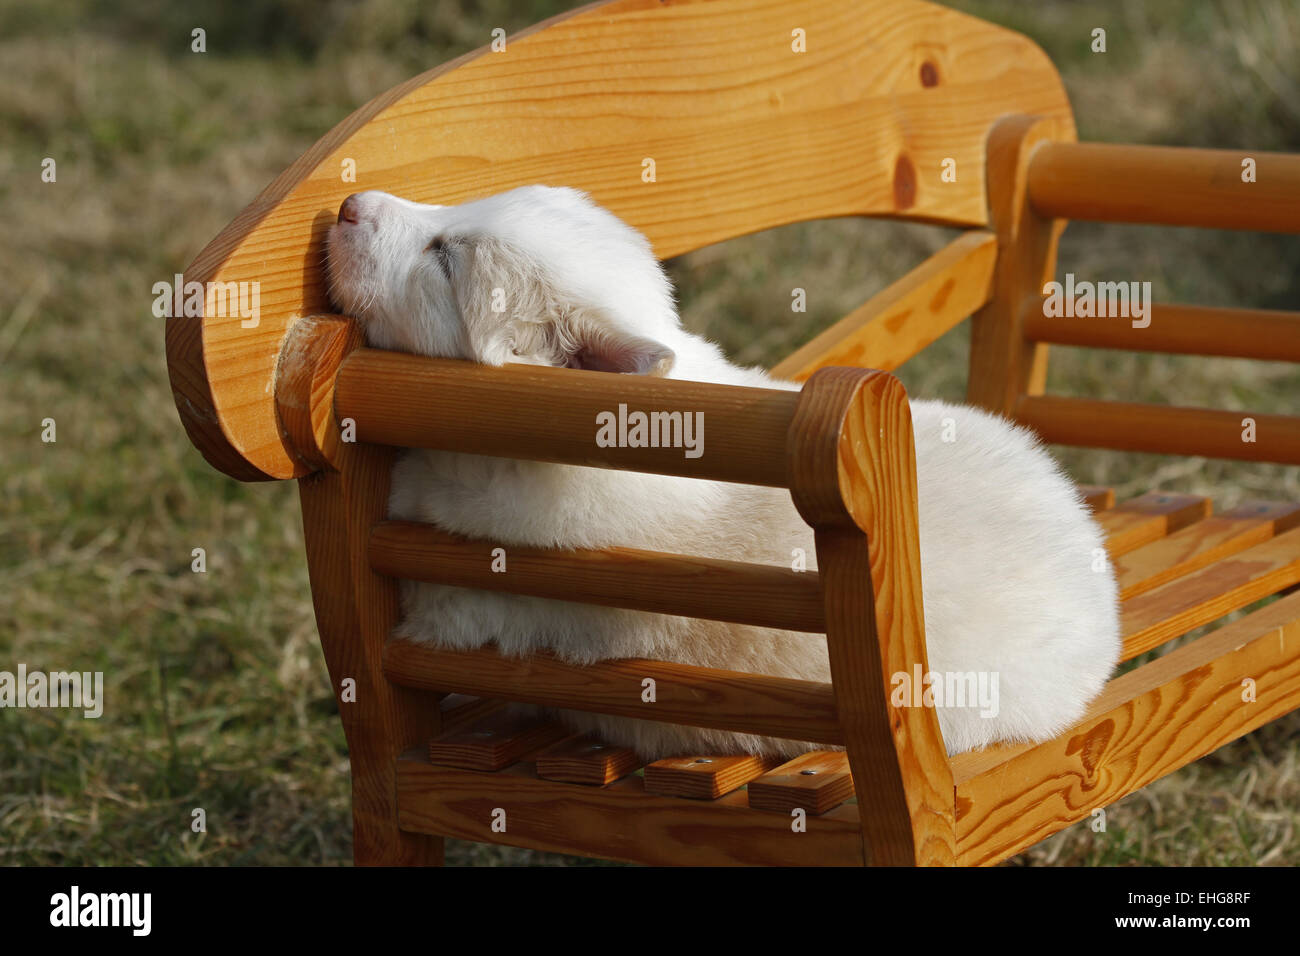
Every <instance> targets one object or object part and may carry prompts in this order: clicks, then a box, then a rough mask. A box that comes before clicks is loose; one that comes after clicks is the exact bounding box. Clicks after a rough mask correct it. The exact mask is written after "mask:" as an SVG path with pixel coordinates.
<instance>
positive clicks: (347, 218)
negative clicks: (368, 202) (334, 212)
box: [339, 193, 361, 222]
mask: <svg viewBox="0 0 1300 956" xmlns="http://www.w3.org/2000/svg"><path fill="white" fill-rule="evenodd" d="M360 221H361V201H360V200H359V199H357V194H356V193H353V194H352V195H351V196H349V197H348V198H347V199H345V200H343V205H341V206H339V222H360Z"/></svg>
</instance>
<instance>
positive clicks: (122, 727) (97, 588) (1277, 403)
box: [0, 0, 1300, 865]
mask: <svg viewBox="0 0 1300 956" xmlns="http://www.w3.org/2000/svg"><path fill="white" fill-rule="evenodd" d="M955 5H956V6H959V7H961V8H962V9H965V10H968V11H969V12H972V13H976V14H978V15H980V16H984V17H987V18H990V19H993V20H995V21H998V22H1003V23H1006V24H1007V25H1009V26H1012V27H1014V28H1016V29H1020V30H1022V31H1024V32H1027V33H1029V34H1030V35H1031V36H1033V37H1034V38H1035V39H1036V40H1037V41H1038V42H1039V43H1040V44H1041V45H1042V46H1043V47H1044V48H1045V49H1046V50H1047V51H1048V53H1049V54H1050V55H1051V56H1052V57H1053V59H1054V60H1055V61H1056V62H1057V64H1058V65H1059V66H1060V68H1061V69H1062V72H1063V75H1064V77H1065V81H1066V85H1067V87H1068V89H1069V92H1070V95H1071V98H1072V102H1073V103H1074V106H1075V109H1076V112H1077V114H1078V120H1079V127H1080V135H1081V137H1083V138H1087V139H1096V140H1114V141H1135V142H1148V143H1174V144H1188V145H1207V146H1228V145H1233V146H1242V147H1245V148H1250V149H1274V150H1290V151H1300V113H1298V112H1297V109H1298V108H1297V106H1296V104H1297V103H1300V78H1298V77H1297V74H1296V66H1295V65H1296V64H1297V63H1300V50H1298V49H1297V44H1298V43H1300V41H1298V40H1297V37H1300V9H1297V8H1296V7H1295V5H1293V4H1287V3H1283V2H1281V0H1277V2H1268V0H1259V2H1252V3H1246V4H1236V3H1155V2H1152V3H1147V4H1144V5H1135V4H1132V3H1125V2H1121V0H1106V2H1089V3H1073V2H1040V3H1035V4H1024V3H1012V2H1009V0H1008V2H992V0H989V2H973V0H972V2H962V3H958V4H955ZM563 8H564V5H563V4H559V3H543V2H537V3H520V4H510V3H506V2H504V0H496V2H491V3H486V4H482V5H479V6H478V7H477V8H471V6H470V4H468V3H463V4H457V3H454V2H432V3H431V2H416V0H400V2H393V0H384V2H380V0H364V2H359V3H349V2H341V0H331V2H324V3H307V2H305V0H287V2H283V3H271V2H257V3H251V4H245V5H223V4H216V3H204V4H199V5H198V6H197V7H184V6H182V5H176V4H168V3H163V2H161V0H158V2H141V3H135V4H127V5H121V4H115V5H111V6H110V5H95V4H91V3H88V2H84V0H53V2H48V3H45V4H43V5H40V6H36V5H28V6H24V7H17V6H6V7H4V8H0V64H3V66H2V67H0V200H3V203H2V206H0V208H3V209H4V210H5V214H6V218H7V228H5V229H4V230H0V389H2V392H0V394H2V395H3V400H2V401H0V487H2V489H3V496H2V497H0V595H3V598H2V599H0V670H2V669H9V670H12V669H13V668H14V666H15V665H16V664H17V663H18V662H19V661H24V662H26V663H27V664H28V665H29V666H30V667H33V668H42V669H60V668H71V667H76V668H78V669H84V670H102V671H104V672H105V674H106V682H107V692H106V693H107V701H106V709H105V714H104V717H103V718H102V719H100V720H98V721H88V720H82V719H80V718H78V717H74V716H73V715H71V714H69V713H67V712H63V711H22V712H19V711H13V710H0V863H5V864H140V865H160V864H190V863H194V864H207V865H231V864H338V863H348V862H349V861H350V858H351V857H350V852H351V851H350V823H349V816H348V806H349V798H348V763H347V755H346V748H345V745H344V741H343V735H342V731H341V729H340V726H339V722H338V719H337V716H336V705H335V703H334V699H333V697H332V695H331V693H330V688H329V682H328V680H327V677H326V673H325V668H324V663H323V661H322V658H321V654H320V651H319V647H318V644H317V641H316V636H315V624H314V620H313V616H312V609H311V601H310V592H309V588H308V583H307V575H306V567H305V561H304V556H303V545H302V531H301V527H300V520H299V517H298V506H297V503H296V494H295V489H294V488H293V486H292V485H291V484H285V483H281V484H265V485H239V484H237V483H235V482H232V481H230V480H228V479H226V478H224V477H222V476H221V475H219V474H217V473H215V472H214V471H213V470H212V469H210V468H209V467H208V466H207V465H206V464H205V463H204V462H203V461H202V459H201V458H200V457H199V456H198V454H197V453H196V452H194V451H193V449H192V448H191V447H190V446H189V444H188V441H187V439H186V437H185V434H184V432H183V430H182V429H181V427H180V425H179V423H178V421H177V418H176V414H175V411H174V408H173V406H172V399H171V394H170V389H169V387H168V384H167V376H166V367H165V362H164V356H163V348H162V326H161V322H160V320H157V319H155V318H153V317H152V316H151V314H150V305H151V303H152V294H151V291H150V289H151V286H152V284H153V283H154V282H155V281H158V280H159V279H166V278H169V277H170V276H171V275H172V273H174V272H178V271H180V270H181V269H183V267H184V266H185V265H186V264H187V263H188V262H189V260H190V259H191V258H192V257H193V255H194V254H195V253H196V252H197V251H198V250H199V249H200V248H201V247H202V246H203V245H204V243H205V242H206V241H207V240H208V239H209V238H211V237H212V236H213V235H215V234H216V233H217V231H219V230H220V229H221V227H222V226H224V225H225V223H226V222H228V221H229V220H230V219H231V218H233V217H234V215H235V214H236V213H238V212H239V210H240V209H241V208H242V207H243V206H244V205H245V204H246V203H247V202H248V201H249V200H250V199H251V198H252V197H253V196H254V195H255V194H256V192H257V191H258V190H259V189H260V188H261V187H262V186H263V185H264V184H265V183H266V182H267V181H269V180H270V179H271V178H272V177H273V176H274V175H275V174H277V173H278V172H279V171H280V170H281V169H283V168H284V167H285V166H287V165H288V164H289V163H290V162H292V161H293V160H294V159H295V158H296V157H297V156H298V155H299V154H300V153H301V152H302V151H304V150H305V149H306V148H307V147H308V146H310V145H311V143H312V142H313V141H314V140H315V139H316V138H317V137H318V136H319V135H320V134H322V133H323V132H325V131H326V130H327V129H328V128H329V127H330V126H331V125H333V124H334V123H335V122H337V121H338V120H340V119H341V118H342V117H343V116H345V115H346V114H347V113H348V112H349V111H350V110H351V109H353V108H354V107H356V106H357V105H358V104H360V103H361V102H363V101H364V100H365V99H367V98H369V97H370V96H371V95H373V94H375V93H377V92H380V91H382V90H384V89H387V88H388V87H390V86H392V85H394V84H396V83H397V82H400V81H401V80H403V79H405V78H407V77H408V76H410V75H412V74H414V73H415V72H418V71H419V70H422V69H425V68H427V67H429V66H431V65H434V64H436V63H438V62H441V61H443V60H446V59H448V58H450V57H452V56H455V55H457V54H459V53H462V52H464V51H466V50H469V49H472V48H474V47H476V46H479V45H481V44H482V43H484V42H485V41H486V39H487V38H488V35H489V31H490V30H491V29H492V28H493V27H496V26H501V27H504V28H505V29H507V30H508V31H512V32H513V31H514V30H517V29H520V28H522V27H524V26H526V25H528V24H530V23H532V22H535V21H536V20H538V19H541V18H543V17H545V16H548V15H550V14H551V13H554V12H556V11H558V10H559V9H563ZM194 10H197V12H191V11H194ZM193 26H204V27H205V29H207V31H208V51H209V52H208V53H206V54H203V55H197V54H193V53H190V52H189V34H190V29H191V28H192V27H193ZM1095 26H1103V27H1105V28H1106V29H1107V31H1108V41H1109V52H1108V53H1106V54H1104V55H1099V54H1092V53H1090V52H1089V51H1088V43H1087V37H1088V36H1089V32H1090V31H1091V29H1092V28H1093V27H1095ZM45 156H52V157H55V158H56V159H57V161H58V182H57V183H56V184H52V185H47V184H42V183H41V182H40V180H39V169H40V161H41V159H42V158H43V157H45ZM949 235H950V233H947V232H945V231H944V230H940V229H934V228H929V227H922V226H914V225H902V224H898V223H890V222H877V221H835V222H825V223H812V224H803V225H796V226H790V227H787V228H783V229H778V230H773V231H771V232H767V233H763V234H759V235H755V236H749V237H745V238H743V239H738V240H735V241H732V242H729V243H725V244H723V245H720V246H715V247H711V248H708V249H703V250H700V251H698V252H696V253H693V254H691V255H688V256H684V257H682V258H681V259H679V260H677V261H674V262H673V263H671V266H670V267H671V271H672V274H673V277H674V279H675V280H676V282H677V284H678V287H679V290H680V297H681V300H682V304H683V314H684V317H685V319H686V321H687V323H688V324H689V325H690V326H691V327H692V328H694V329H696V330H698V331H701V332H704V333H706V334H708V335H709V336H711V337H713V338H714V339H716V340H717V341H718V342H720V343H721V344H722V345H723V346H724V347H725V348H726V349H727V351H728V352H729V354H731V355H732V356H733V357H734V358H736V359H737V360H739V361H742V362H750V363H770V362H772V361H774V360H775V359H777V358H779V357H780V356H782V355H783V354H785V353H786V352H788V351H789V350H790V349H791V348H793V347H794V346H796V345H798V344H799V343H801V342H802V341H805V340H806V339H807V338H809V337H810V336H811V335H812V334H813V333H814V332H815V331H816V330H817V329H818V328H821V327H824V326H825V325H826V324H828V323H829V322H831V321H833V320H834V319H835V318H837V317H838V316H839V315H842V314H843V313H845V312H847V311H848V310H850V309H851V308H853V307H854V306H856V305H858V304H859V303H861V302H862V301H863V300H864V299H865V298H866V297H868V296H869V295H871V294H872V293H873V292H875V291H877V290H879V289H881V288H883V287H884V286H885V285H886V284H887V283H888V282H890V281H892V280H893V279H894V278H896V277H897V276H899V275H901V274H902V273H903V272H904V271H906V269H908V268H910V267H911V266H912V265H914V264H915V263H917V262H919V261H920V260H921V259H923V258H924V257H925V256H926V255H928V254H929V253H930V252H932V251H934V250H935V249H937V248H938V247H939V246H940V245H942V243H943V242H944V241H946V239H947V238H948V236H949ZM1066 269H1071V270H1073V271H1075V272H1076V273H1080V274H1082V273H1089V274H1095V275H1103V276H1110V277H1115V278H1125V277H1133V278H1141V279H1150V280H1151V281H1152V283H1153V285H1154V291H1155V295H1156V297H1157V298H1159V299H1163V300H1175V301H1194V302H1207V303H1233V304H1243V305H1253V306H1261V307H1278V308H1295V307H1296V305H1297V302H1298V301H1300V295H1298V294H1297V293H1298V291H1300V289H1298V283H1300V279H1298V278H1297V277H1298V276H1300V243H1297V241H1296V240H1295V239H1294V238H1293V237H1278V236H1259V235H1233V234H1226V233H1216V232H1205V233H1200V232H1195V231H1191V230H1178V229H1146V228H1126V227H1116V226H1105V225H1082V224H1075V225H1072V226H1071V227H1070V229H1069V230H1067V232H1066V235H1065V239H1064V241H1063V244H1062V250H1061V270H1062V271H1064V270H1066ZM795 286H799V287H802V288H805V289H807V290H808V292H809V311H808V313H807V314H806V315H798V316H792V315H791V313H790V312H789V301H790V298H789V297H790V289H791V288H793V287H795ZM967 334H968V333H967V331H966V329H965V328H964V327H963V328H960V329H958V330H956V331H954V332H953V333H951V334H950V335H948V336H945V337H944V338H943V339H942V340H940V342H938V343H936V345H935V346H934V347H932V348H931V349H929V350H927V352H926V353H924V354H923V355H921V356H920V357H918V358H917V359H916V360H914V361H913V362H911V363H909V364H908V365H907V366H905V367H904V369H903V370H902V372H901V375H902V377H903V379H904V382H905V384H906V385H907V387H908V389H909V391H910V392H912V393H913V394H916V395H920V396H927V397H946V398H951V399H958V398H960V397H961V395H962V393H963V390H964V386H965V368H966V365H965V349H966V344H967ZM1049 387H1050V389H1051V390H1052V391H1054V392H1058V393H1063V394H1080V395H1105V396H1112V397H1116V398H1128V399H1137V400H1150V401H1170V402H1180V403H1193V404H1196V403H1199V404H1208V405H1219V406H1221V407H1228V408H1247V407H1248V408H1251V409H1254V410H1257V411H1265V412H1294V411H1295V410H1296V406H1297V404H1298V403H1297V396H1298V395H1300V373H1298V372H1297V370H1296V369H1295V368H1294V367H1291V366H1285V365H1280V364H1274V363H1246V362H1238V361H1231V360H1206V359H1199V358H1173V357H1151V356H1134V355H1128V354H1109V353H1101V352H1092V351H1088V350H1075V349H1057V350H1055V352H1054V358H1053V364H1052V371H1051V381H1050V386H1049ZM47 417H51V418H54V419H55V420H56V422H57V428H58V441H57V443H55V444H43V443H42V442H41V441H40V437H39V436H40V429H41V421H42V419H44V418H47ZM1061 457H1062V459H1063V461H1064V462H1065V463H1066V465H1067V467H1068V468H1069V469H1070V471H1071V473H1072V474H1074V475H1075V476H1076V477H1077V478H1078V479H1079V480H1080V481H1086V482H1096V483H1108V484H1113V485H1115V486H1116V487H1117V488H1118V489H1119V492H1120V493H1121V495H1125V494H1136V493H1140V492H1142V491H1145V490H1148V489H1149V488H1151V487H1155V486H1159V487H1162V488H1166V489H1170V490H1181V491H1192V492H1201V493H1207V494H1213V495H1214V497H1215V500H1216V504H1217V505H1218V506H1220V507H1226V506H1230V505H1232V504H1234V503H1236V502H1237V501H1239V500H1240V499H1242V498H1244V497H1251V496H1266V497H1272V498H1283V497H1285V498H1290V499H1292V500H1300V479H1298V476H1297V470H1296V469H1284V468H1278V467H1271V466H1257V465H1237V464H1229V463H1221V462H1208V461H1204V460H1200V459H1187V460H1184V459H1174V458H1163V457H1156V456H1137V455H1122V454H1118V453H1098V452H1090V451H1078V450H1067V449H1063V450H1061ZM196 547H202V548H205V549H206V552H207V563H208V570H207V572H206V573H205V574H195V573H192V572H191V571H190V561H191V557H190V553H191V549H193V548H196ZM1298 730H1300V720H1298V719H1297V715H1292V716H1291V717H1289V718H1286V719H1284V720H1281V721H1278V722H1276V723H1275V724H1272V725H1270V726H1269V727H1266V728H1264V729H1262V730H1259V731H1257V732H1255V733H1253V734H1250V735H1248V736H1247V737H1245V738H1243V739H1242V740H1240V741H1238V742H1236V743H1234V744H1231V745H1230V746H1228V747H1225V748H1223V749H1222V750H1220V751H1218V752H1217V753H1216V754H1214V755H1212V756H1210V757H1208V758H1206V759H1204V760H1202V761H1200V762H1198V763H1196V764H1194V765H1192V766H1190V767H1188V768H1186V769H1184V770H1182V771H1179V772H1178V773H1175V774H1173V775H1171V776H1170V777H1167V778H1165V779H1164V780H1162V781H1160V782H1158V783H1156V784H1154V785H1152V786H1151V787H1148V788H1147V789H1145V790H1144V791H1142V792H1141V793H1139V794H1135V795H1133V796H1132V797H1129V798H1127V799H1125V800H1122V801H1120V802H1118V803H1117V804H1115V805H1114V806H1113V807H1111V808H1109V810H1108V814H1109V820H1108V822H1109V829H1108V832H1107V833H1106V834H1094V833H1092V832H1091V830H1090V829H1088V827H1087V826H1086V825H1078V826H1075V827H1072V828H1070V829H1069V830H1067V831H1065V832H1063V833H1062V834H1059V835H1058V836H1056V837H1054V838H1052V839H1050V840H1048V841H1046V842H1045V843H1043V844H1041V845H1039V846H1038V847H1035V848H1034V849H1032V850H1031V851H1029V852H1028V853H1026V854H1025V855H1023V856H1022V857H1020V858H1019V860H1018V861H1017V862H1018V863H1028V864H1056V865H1078V864H1117V865H1138V864H1155V865H1187V864H1251V863H1260V862H1264V863H1273V864H1292V865H1294V864H1296V863H1300V841H1297V839H1296V837H1295V835H1294V834H1295V831H1296V829H1297V824H1298V823H1300V811H1298V810H1297V807H1300V773H1298V772H1297V750H1298V745H1297V737H1298V736H1300V735H1298V734H1297V731H1298ZM197 807H202V808H203V809H204V810H205V811H206V814H207V823H208V832H207V833H206V834H195V833H192V832H191V830H190V820H191V811H192V810H193V809H194V808H197ZM449 859H450V860H451V861H452V862H459V863H471V862H472V863H479V864H494V865H514V864H521V863H533V864H538V863H546V864H563V863H571V862H573V861H571V860H568V859H566V858H563V857H554V856H549V855H545V854H532V853H528V852H525V851H517V850H502V849H496V848H489V847H482V846H477V845H472V844H464V843H457V842H453V843H452V844H451V845H450V849H449Z"/></svg>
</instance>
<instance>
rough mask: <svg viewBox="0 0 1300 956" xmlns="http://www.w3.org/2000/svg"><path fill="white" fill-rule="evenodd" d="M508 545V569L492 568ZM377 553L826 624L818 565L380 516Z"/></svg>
mask: <svg viewBox="0 0 1300 956" xmlns="http://www.w3.org/2000/svg"><path fill="white" fill-rule="evenodd" d="M498 549H501V550H500V551H498ZM502 552H504V559H505V562H506V563H505V568H506V570H505V572H500V571H494V570H493V568H494V567H499V563H498V561H497V560H496V557H495V555H500V554H501V553H502ZM369 556H370V565H371V567H372V568H374V570H375V571H377V572H378V573H380V574H386V575H388V576H390V577H398V578H408V579H411V580H415V581H430V582H434V583H439V584H450V585H454V586H456V587H465V588H480V589H482V590H485V591H508V592H510V593H512V594H528V595H532V596H533V597H543V598H552V599H554V600H558V601H580V602H585V603H588V604H600V605H604V606H606V607H621V608H633V609H636V610H641V611H652V612H655V613H658V614H675V615H680V616H683V617H702V618H708V619H711V620H715V621H731V622H734V623H737V624H752V625H755V626H757V627H775V628H780V629H783V630H790V631H804V632H808V633H812V634H821V633H824V632H825V630H826V618H825V609H824V607H823V604H822V592H821V579H820V578H819V577H818V575H817V572H816V571H804V572H799V571H794V570H792V569H790V568H788V567H778V566H775V565H766V564H748V563H745V562H742V561H725V560H721V559H717V558H702V557H695V556H692V555H685V554H665V553H661V552H658V551H643V550H639V549H636V548H609V549H606V550H603V551H595V550H586V549H561V548H529V547H523V546H518V545H501V544H499V543H497V542H494V541H483V540H472V539H469V538H462V537H459V536H457V535H453V534H448V533H447V532H445V531H442V530H440V529H439V528H436V527H434V526H433V525H429V524H418V523H415V522H410V521H386V522H384V523H383V524H380V525H377V526H376V527H375V528H374V530H373V531H372V532H371V534H370V547H369ZM810 640H811V638H810Z"/></svg>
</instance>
